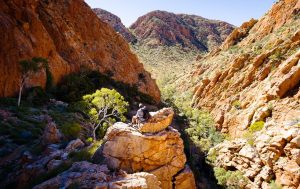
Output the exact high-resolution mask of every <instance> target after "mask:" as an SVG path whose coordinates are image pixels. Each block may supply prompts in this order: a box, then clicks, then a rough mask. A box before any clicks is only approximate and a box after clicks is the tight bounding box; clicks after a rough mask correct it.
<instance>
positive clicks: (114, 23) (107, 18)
mask: <svg viewBox="0 0 300 189" xmlns="http://www.w3.org/2000/svg"><path fill="white" fill-rule="evenodd" d="M93 11H94V12H95V13H96V14H97V16H98V17H99V18H100V19H101V20H102V21H104V22H106V23H108V24H109V25H110V26H111V27H113V28H114V30H115V31H117V32H119V33H120V34H121V35H122V36H123V37H124V38H125V39H126V40H127V41H128V42H129V43H135V42H136V38H135V36H134V35H133V34H132V33H131V32H130V31H129V30H128V29H127V28H126V27H125V26H124V24H123V23H122V21H121V19H120V18H119V17H118V16H116V15H114V14H112V13H110V12H108V11H106V10H103V9H100V8H95V9H93Z"/></svg>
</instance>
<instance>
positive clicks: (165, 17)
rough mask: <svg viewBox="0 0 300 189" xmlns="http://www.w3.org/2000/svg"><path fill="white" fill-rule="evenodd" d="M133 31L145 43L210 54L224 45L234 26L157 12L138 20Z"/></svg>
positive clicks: (188, 16)
mask: <svg viewBox="0 0 300 189" xmlns="http://www.w3.org/2000/svg"><path fill="white" fill-rule="evenodd" d="M130 29H131V30H132V32H133V34H134V35H135V36H136V38H137V40H138V41H139V42H140V43H141V44H145V45H149V46H154V47H155V46H176V45H179V46H182V47H187V48H192V49H196V50H200V51H208V50H212V49H214V48H216V47H218V46H219V45H221V43H222V42H223V41H224V40H225V39H226V37H227V36H228V35H229V34H230V33H231V32H232V30H233V29H234V26H232V25H230V24H228V23H226V22H222V21H216V20H209V19H206V18H203V17H200V16H195V15H186V14H174V13H170V12H166V11H153V12H150V13H148V14H146V15H144V16H141V17H140V18H138V20H137V21H136V22H135V23H133V24H132V25H131V26H130Z"/></svg>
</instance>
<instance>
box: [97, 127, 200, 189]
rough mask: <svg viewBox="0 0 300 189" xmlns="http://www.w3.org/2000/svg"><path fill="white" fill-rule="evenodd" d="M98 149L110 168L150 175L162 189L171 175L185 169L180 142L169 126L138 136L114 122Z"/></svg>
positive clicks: (172, 177) (167, 187) (170, 179)
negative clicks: (159, 182) (155, 178)
mask: <svg viewBox="0 0 300 189" xmlns="http://www.w3.org/2000/svg"><path fill="white" fill-rule="evenodd" d="M101 150H102V151H101V153H102V156H103V157H104V161H105V162H106V163H107V165H108V167H109V168H110V169H117V170H118V169H122V170H125V171H126V172H128V173H136V172H140V171H146V172H148V173H151V174H154V175H155V176H156V177H157V178H158V180H159V181H161V183H162V188H163V189H169V188H172V185H173V181H174V179H175V175H177V174H178V173H179V172H180V171H181V170H183V169H184V168H185V162H186V157H185V154H184V151H183V150H184V147H183V141H182V139H181V138H180V133H179V132H178V131H177V130H175V129H173V128H172V127H168V128H167V129H165V130H163V131H160V132H158V133H147V134H142V133H141V132H139V131H138V130H136V129H134V128H131V127H129V126H128V125H127V124H125V123H116V124H114V125H113V126H112V127H110V128H109V129H108V131H107V134H106V136H105V143H104V144H103V146H102V148H101ZM180 182H181V183H182V182H183V181H180ZM190 188H195V187H194V186H190Z"/></svg>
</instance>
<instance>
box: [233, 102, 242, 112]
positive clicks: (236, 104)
mask: <svg viewBox="0 0 300 189" xmlns="http://www.w3.org/2000/svg"><path fill="white" fill-rule="evenodd" d="M232 106H234V107H235V108H236V109H238V110H239V109H241V108H242V106H241V102H240V101H239V100H235V101H233V102H232Z"/></svg>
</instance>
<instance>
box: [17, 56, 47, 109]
mask: <svg viewBox="0 0 300 189" xmlns="http://www.w3.org/2000/svg"><path fill="white" fill-rule="evenodd" d="M19 65H20V68H21V73H22V76H21V80H20V89H19V98H18V106H20V104H21V98H22V91H23V88H24V86H25V85H26V82H27V80H28V78H29V77H30V76H31V75H33V74H35V73H37V72H38V71H40V70H41V69H42V68H46V67H47V66H48V60H47V59H44V58H41V57H34V58H32V59H31V60H22V61H20V62H19Z"/></svg>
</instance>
